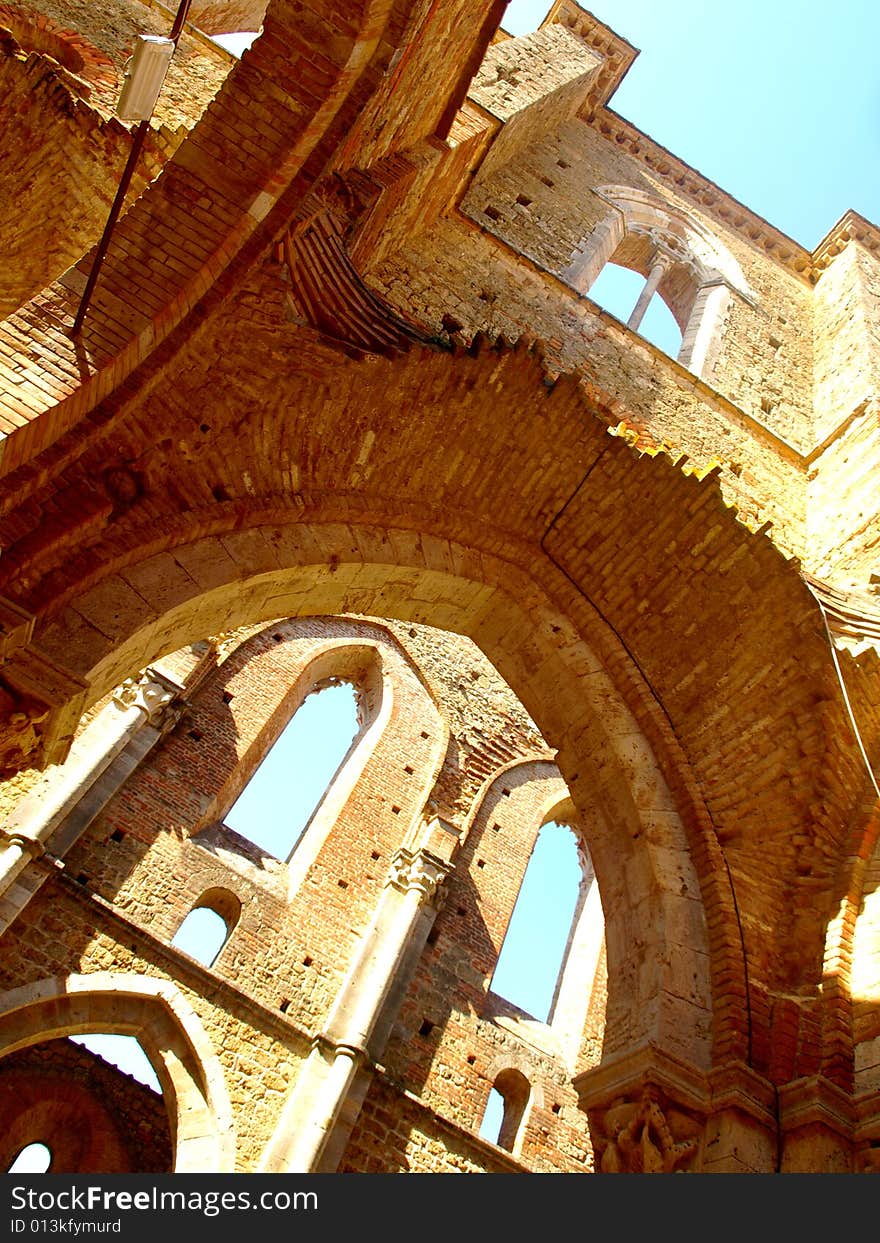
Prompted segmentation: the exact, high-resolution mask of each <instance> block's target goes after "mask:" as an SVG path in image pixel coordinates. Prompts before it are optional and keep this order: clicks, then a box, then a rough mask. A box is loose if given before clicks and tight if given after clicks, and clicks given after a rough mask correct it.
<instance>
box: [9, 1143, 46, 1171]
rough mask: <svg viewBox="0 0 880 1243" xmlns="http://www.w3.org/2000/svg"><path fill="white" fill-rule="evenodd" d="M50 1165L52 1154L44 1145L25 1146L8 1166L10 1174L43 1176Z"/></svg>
mask: <svg viewBox="0 0 880 1243" xmlns="http://www.w3.org/2000/svg"><path fill="white" fill-rule="evenodd" d="M51 1163H52V1153H51V1152H50V1151H49V1149H48V1148H47V1147H46V1145H45V1144H40V1143H35V1144H26V1145H25V1147H24V1148H22V1150H21V1152H20V1153H19V1154H18V1156H17V1157H16V1158H15V1160H14V1161H13V1162H12V1165H10V1167H9V1170H8V1173H10V1174H45V1173H46V1172H47V1170H48V1169H49V1166H50V1165H51Z"/></svg>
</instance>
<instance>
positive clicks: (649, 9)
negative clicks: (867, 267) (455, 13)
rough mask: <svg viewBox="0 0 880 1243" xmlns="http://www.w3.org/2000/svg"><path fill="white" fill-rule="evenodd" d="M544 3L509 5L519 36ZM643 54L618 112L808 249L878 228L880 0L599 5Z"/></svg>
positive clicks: (609, 1) (599, 1)
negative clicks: (843, 228)
mask: <svg viewBox="0 0 880 1243" xmlns="http://www.w3.org/2000/svg"><path fill="white" fill-rule="evenodd" d="M549 7H550V6H549V3H547V2H545V0H511V3H510V4H509V5H508V8H507V12H506V15H505V18H504V20H503V22H502V25H503V26H504V28H505V30H507V31H508V32H509V33H510V34H524V33H525V32H527V31H528V30H534V29H535V28H536V27H537V26H538V25H540V23H541V21H542V20H543V18H544V17H545V16H546V13H547V11H548V9H549ZM582 7H584V8H586V9H588V10H589V11H590V12H591V13H593V14H594V15H595V16H596V17H598V18H599V20H600V21H603V22H605V23H606V25H609V26H610V27H611V28H612V29H613V30H614V31H616V33H617V34H619V35H621V36H622V37H623V38H624V39H626V40H627V41H628V42H629V43H631V44H633V46H635V47H637V48H639V49H640V55H639V56H638V57H637V58H636V61H635V64H634V65H633V66H632V68H631V69H630V71H629V73H628V74H627V76H626V77H625V78H624V80H623V84H622V85H621V87H620V88H619V90H618V91H617V93H616V94H615V95H614V96H613V97H612V99H611V100H610V106H611V107H612V108H613V109H614V110H615V111H616V112H618V113H620V114H621V116H623V117H625V118H626V119H627V120H628V121H632V123H633V124H634V125H637V126H638V127H639V129H641V130H643V131H644V132H645V133H647V134H649V135H650V137H651V138H653V139H654V140H655V141H656V142H659V143H661V144H662V145H663V146H664V147H666V148H668V149H669V150H670V151H671V152H672V153H673V154H674V155H676V156H678V157H679V158H680V159H683V160H685V161H686V163H688V164H690V165H691V166H692V167H693V168H695V169H697V170H698V171H699V172H700V173H702V174H703V175H704V176H706V177H708V178H710V179H711V180H712V181H714V182H716V183H717V184H718V185H719V186H720V187H721V188H722V189H723V190H726V191H727V192H728V193H729V194H732V195H733V196H734V197H735V198H737V199H739V200H740V202H742V203H744V204H745V206H746V207H749V208H751V210H752V211H755V212H757V213H758V214H759V215H761V216H763V217H764V218H765V219H766V220H768V221H769V222H770V224H772V225H775V226H776V228H777V229H781V230H782V232H783V233H787V234H788V236H789V237H791V238H793V239H794V240H795V241H797V242H800V243H801V245H802V246H806V247H807V248H808V249H812V248H814V247H815V246H816V245H817V244H818V243H819V242H820V241H821V239H822V238H823V237H824V235H825V234H826V233H827V232H828V230H829V229H830V228H831V227H832V226H833V225H834V224H835V223H836V221H837V220H839V219H840V217H841V216H842V215H843V213H844V212H845V211H847V209H849V208H853V209H854V210H855V211H857V212H860V213H861V214H862V215H863V216H867V218H868V219H869V220H872V221H873V222H874V223H875V224H880V58H878V48H880V4H878V3H877V0H837V3H835V4H828V3H825V2H824V0H823V2H820V0H737V3H736V4H720V3H718V0H591V2H590V3H588V4H584V5H583V6H582Z"/></svg>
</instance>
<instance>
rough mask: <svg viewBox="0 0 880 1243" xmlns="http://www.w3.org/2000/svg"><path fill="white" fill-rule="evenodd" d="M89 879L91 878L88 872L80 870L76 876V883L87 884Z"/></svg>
mask: <svg viewBox="0 0 880 1243" xmlns="http://www.w3.org/2000/svg"><path fill="white" fill-rule="evenodd" d="M88 880H89V877H88V873H86V872H80V873H79V875H78V876H77V878H76V883H77V884H78V885H86V884H88Z"/></svg>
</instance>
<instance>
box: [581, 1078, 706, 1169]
mask: <svg viewBox="0 0 880 1243" xmlns="http://www.w3.org/2000/svg"><path fill="white" fill-rule="evenodd" d="M590 1130H591V1132H592V1136H593V1148H594V1151H595V1154H596V1160H597V1166H598V1169H599V1170H600V1171H601V1172H602V1173H603V1174H676V1173H681V1172H683V1171H692V1170H693V1169H694V1168H695V1166H696V1164H697V1158H698V1156H699V1153H700V1149H701V1146H702V1141H703V1131H704V1119H703V1118H701V1117H699V1116H698V1115H696V1114H694V1113H692V1112H690V1111H688V1110H685V1109H681V1108H678V1107H677V1106H676V1105H674V1104H673V1103H672V1102H671V1101H670V1100H669V1099H668V1097H667V1096H666V1095H665V1093H663V1092H661V1091H660V1089H659V1088H656V1087H652V1086H646V1087H644V1088H643V1089H642V1091H641V1092H640V1093H639V1094H638V1095H633V1096H620V1097H618V1098H617V1099H616V1100H614V1101H612V1102H611V1104H610V1105H609V1106H608V1108H607V1109H603V1110H593V1111H592V1112H591V1114H590Z"/></svg>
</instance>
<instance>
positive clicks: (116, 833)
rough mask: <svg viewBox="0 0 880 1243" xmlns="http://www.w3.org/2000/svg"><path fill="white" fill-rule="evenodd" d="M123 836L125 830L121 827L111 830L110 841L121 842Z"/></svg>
mask: <svg viewBox="0 0 880 1243" xmlns="http://www.w3.org/2000/svg"><path fill="white" fill-rule="evenodd" d="M124 838H125V831H124V830H123V829H114V830H113V832H112V833H111V834H110V841H111V842H121V841H122V840H123V839H124Z"/></svg>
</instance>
